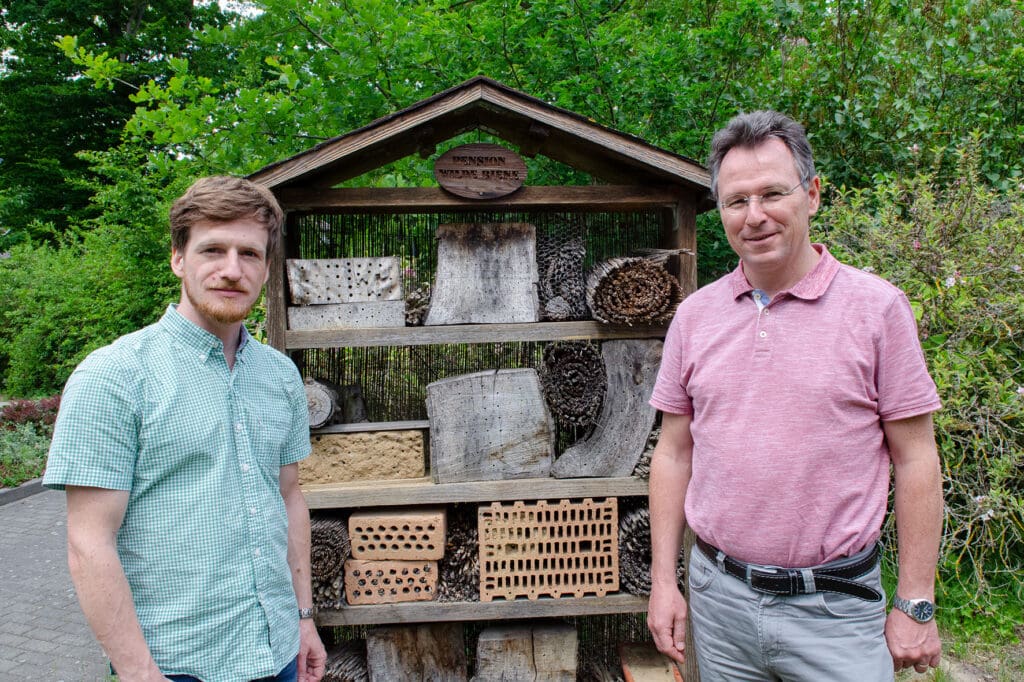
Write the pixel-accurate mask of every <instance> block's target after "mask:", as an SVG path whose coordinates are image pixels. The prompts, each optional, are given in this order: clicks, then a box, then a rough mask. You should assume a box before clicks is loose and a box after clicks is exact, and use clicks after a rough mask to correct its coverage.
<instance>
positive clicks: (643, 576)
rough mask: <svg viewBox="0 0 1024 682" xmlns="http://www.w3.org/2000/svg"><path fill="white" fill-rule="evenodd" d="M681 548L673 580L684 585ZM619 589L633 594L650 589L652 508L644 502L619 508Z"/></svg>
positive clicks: (648, 593)
mask: <svg viewBox="0 0 1024 682" xmlns="http://www.w3.org/2000/svg"><path fill="white" fill-rule="evenodd" d="M683 559H684V557H683V553H682V551H681V550H680V553H679V560H678V562H677V564H676V580H677V582H678V583H679V586H680V589H682V588H683V587H684V586H685V584H686V583H685V576H686V568H685V562H684V560H683ZM619 589H621V590H622V591H624V592H629V593H630V594H636V595H644V596H646V595H650V593H651V511H650V509H648V508H647V507H646V506H638V507H635V508H633V509H628V510H623V509H619Z"/></svg>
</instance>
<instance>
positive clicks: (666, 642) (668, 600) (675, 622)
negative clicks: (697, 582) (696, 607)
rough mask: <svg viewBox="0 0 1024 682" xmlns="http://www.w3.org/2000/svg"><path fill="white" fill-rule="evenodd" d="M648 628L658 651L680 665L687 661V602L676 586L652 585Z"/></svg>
mask: <svg viewBox="0 0 1024 682" xmlns="http://www.w3.org/2000/svg"><path fill="white" fill-rule="evenodd" d="M647 628H648V629H649V630H650V631H651V634H652V635H653V636H654V644H655V646H657V647H658V651H660V652H661V653H663V654H665V655H666V656H668V657H669V658H671V659H672V660H674V661H677V662H679V663H684V662H685V660H686V600H685V599H684V598H683V595H682V594H681V593H680V592H679V588H678V587H676V586H675V585H664V586H659V585H652V586H651V598H650V600H649V601H648V604H647Z"/></svg>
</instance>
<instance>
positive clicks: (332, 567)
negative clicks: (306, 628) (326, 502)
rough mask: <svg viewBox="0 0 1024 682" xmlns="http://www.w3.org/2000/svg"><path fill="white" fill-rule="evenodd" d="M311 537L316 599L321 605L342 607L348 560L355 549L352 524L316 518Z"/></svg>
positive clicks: (310, 527)
mask: <svg viewBox="0 0 1024 682" xmlns="http://www.w3.org/2000/svg"><path fill="white" fill-rule="evenodd" d="M309 536H310V563H309V572H310V576H311V578H312V583H313V599H314V601H315V602H316V605H317V608H322V609H336V608H340V607H341V606H342V605H344V601H345V600H344V585H345V576H344V569H345V559H347V558H348V556H349V554H350V553H351V550H352V545H351V541H350V540H349V536H348V524H347V522H346V521H344V520H343V519H339V518H332V517H319V516H317V517H312V518H311V519H310V521H309Z"/></svg>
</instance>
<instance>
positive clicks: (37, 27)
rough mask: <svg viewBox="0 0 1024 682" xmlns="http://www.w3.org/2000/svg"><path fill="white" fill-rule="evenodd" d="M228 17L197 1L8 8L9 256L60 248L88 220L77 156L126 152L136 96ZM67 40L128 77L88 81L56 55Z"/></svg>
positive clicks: (6, 4)
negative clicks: (29, 244) (34, 248)
mask: <svg viewBox="0 0 1024 682" xmlns="http://www.w3.org/2000/svg"><path fill="white" fill-rule="evenodd" d="M218 17H219V12H218V11H217V10H216V5H214V6H213V7H209V8H205V9H203V8H199V9H196V8H193V4H192V2H191V0H160V1H158V2H152V1H150V2H144V1H143V0H132V1H130V2H123V1H122V0H3V2H2V3H0V59H2V61H0V111H2V112H3V114H2V115H0V251H4V250H6V249H7V248H9V247H10V246H11V245H12V244H15V243H19V242H23V241H26V240H35V241H38V240H40V239H42V240H46V241H53V240H55V239H56V237H57V235H59V234H60V233H62V232H63V231H64V230H65V229H67V227H68V226H69V225H72V224H74V222H75V221H76V220H77V219H79V218H81V217H83V216H84V215H86V209H87V207H88V205H89V197H90V195H91V191H90V189H89V187H88V186H87V185H83V184H82V182H81V181H82V179H83V178H84V177H86V175H87V170H88V166H89V164H88V161H87V160H85V159H83V158H81V157H78V156H77V153H78V152H80V151H85V150H102V149H107V148H109V147H111V146H113V145H116V144H117V143H118V141H119V139H120V133H121V129H122V128H123V126H124V124H125V122H126V121H127V120H128V119H129V118H130V117H131V115H132V113H133V111H134V109H135V105H134V104H133V103H132V102H131V100H130V99H129V95H130V94H131V93H132V92H134V91H135V90H136V89H137V88H138V87H139V86H141V85H142V84H144V83H146V82H147V81H149V80H151V79H154V80H155V81H156V82H159V81H161V80H163V76H164V73H165V70H166V64H165V62H164V60H166V59H167V58H168V57H169V56H173V55H179V54H183V53H188V52H189V51H190V49H191V37H192V22H193V21H202V22H209V21H217V20H218ZM62 36H75V37H76V38H75V40H77V42H78V44H80V45H81V46H82V48H83V49H85V50H88V51H90V52H94V53H96V54H98V55H102V56H103V57H104V58H105V59H109V60H112V61H114V62H116V63H118V64H119V65H120V69H119V73H118V78H116V79H111V80H109V81H107V82H106V83H104V84H103V87H97V85H98V84H97V83H96V82H94V81H92V80H90V79H87V78H82V77H81V73H80V70H79V69H78V67H76V65H75V64H73V63H72V62H71V61H69V60H68V59H66V58H65V57H64V56H63V55H62V54H61V52H60V51H59V50H57V49H56V48H55V47H54V42H55V41H57V40H58V39H60V38H61V37H62ZM219 52H220V51H219V50H217V51H215V52H214V53H213V54H214V55H216V54H218V53H219ZM203 59H204V61H209V60H210V59H211V56H209V55H208V54H207V55H204V57H203Z"/></svg>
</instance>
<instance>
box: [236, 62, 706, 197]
mask: <svg viewBox="0 0 1024 682" xmlns="http://www.w3.org/2000/svg"><path fill="white" fill-rule="evenodd" d="M472 130H484V131H487V132H490V133H492V134H494V135H496V136H498V137H500V138H501V139H503V140H505V141H507V142H509V143H511V144H512V145H515V146H517V147H518V151H519V153H520V154H523V155H524V156H534V155H536V154H542V155H544V156H547V157H549V158H551V159H554V160H556V161H559V162H561V163H564V164H567V165H569V166H571V167H573V168H576V169H579V170H581V171H583V172H586V173H589V174H590V175H592V176H594V177H595V178H597V179H598V180H600V181H603V182H607V183H611V184H616V183H628V184H632V185H639V184H644V183H653V184H659V185H664V184H672V185H682V186H684V187H687V188H689V189H691V190H693V191H694V193H695V194H697V195H699V196H701V197H702V198H704V197H705V195H707V192H708V189H709V187H710V184H711V178H710V175H709V174H708V171H707V170H706V169H705V168H704V167H703V166H701V165H700V164H699V163H697V162H695V161H693V160H692V159H688V158H686V157H684V156H680V155H678V154H673V153H671V152H668V151H665V150H663V149H660V148H658V147H655V146H653V145H650V144H648V143H646V142H644V141H643V140H641V139H639V138H637V137H634V136H632V135H626V134H624V133H621V132H618V131H615V130H612V129H611V128H606V127H604V126H601V125H598V124H596V123H595V122H594V121H592V120H591V119H588V118H586V117H584V116H580V115H578V114H574V113H572V112H570V111H566V110H565V109H560V108H558V107H555V106H552V105H550V104H548V103H547V102H544V101H541V100H539V99H536V98H534V97H530V96H529V95H525V94H523V93H522V92H519V91H517V90H513V89H512V88H509V87H507V86H505V85H502V84H501V83H498V82H497V81H494V80H491V79H490V78H486V77H483V76H478V77H476V78H471V79H470V80H467V81H466V82H464V83H462V84H461V85H457V86H455V87H453V88H451V89H449V90H445V91H444V92H441V93H438V94H437V95H434V96H433V97H430V98H428V99H425V100H422V101H420V102H418V103H416V104H413V105H412V106H410V107H407V108H405V109H402V110H401V111H398V112H396V113H394V114H391V115H389V116H385V117H383V118H380V119H377V120H376V121H374V122H372V123H370V124H369V125H367V126H364V127H363V128H360V129H358V130H354V131H352V132H350V133H347V134H345V135H340V136H338V137H335V138H333V139H330V140H327V141H325V142H323V143H321V144H319V145H317V146H316V147H313V148H312V149H309V150H307V151H305V152H301V153H299V154H296V155H295V156H292V157H291V158H288V159H285V160H283V161H279V162H276V163H272V164H270V165H268V166H265V167H264V168H262V169H260V170H258V171H256V172H255V173H253V174H252V175H250V176H249V178H250V179H251V180H254V181H256V182H259V183H261V184H264V185H266V186H268V187H270V188H272V189H274V188H284V187H289V186H291V187H300V186H301V187H307V188H328V187H332V186H334V185H336V184H338V183H340V182H343V181H345V180H348V179H350V178H353V177H357V176H359V175H362V174H363V173H366V172H368V171H371V170H374V169H376V168H380V167H382V166H385V165H387V164H389V163H392V162H394V161H397V160H398V159H401V158H404V157H406V156H409V155H411V154H414V153H419V154H421V155H423V156H428V155H430V154H432V153H433V152H434V150H435V147H436V145H438V144H439V143H442V142H444V141H446V140H449V139H451V138H453V137H455V136H456V135H459V134H461V133H464V132H468V131H472Z"/></svg>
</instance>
